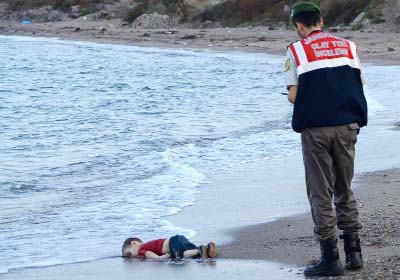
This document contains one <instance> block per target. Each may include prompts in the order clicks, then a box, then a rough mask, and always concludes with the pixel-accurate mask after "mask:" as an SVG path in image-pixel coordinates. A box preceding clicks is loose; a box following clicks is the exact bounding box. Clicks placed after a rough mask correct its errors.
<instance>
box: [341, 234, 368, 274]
mask: <svg viewBox="0 0 400 280" xmlns="http://www.w3.org/2000/svg"><path fill="white" fill-rule="evenodd" d="M340 239H343V241H344V252H345V253H346V268H347V269H359V268H361V267H362V266H363V260H362V255H361V245H360V238H358V233H347V234H343V235H341V236H340Z"/></svg>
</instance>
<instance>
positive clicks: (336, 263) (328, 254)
mask: <svg viewBox="0 0 400 280" xmlns="http://www.w3.org/2000/svg"><path fill="white" fill-rule="evenodd" d="M320 246H321V255H322V256H321V259H320V261H319V262H318V263H317V264H315V265H313V266H309V267H307V268H306V269H305V270H304V275H305V276H340V275H343V274H344V269H343V267H342V263H341V262H340V259H339V250H338V248H337V239H334V240H323V241H320Z"/></svg>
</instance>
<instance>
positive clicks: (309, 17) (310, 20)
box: [292, 11, 321, 28]
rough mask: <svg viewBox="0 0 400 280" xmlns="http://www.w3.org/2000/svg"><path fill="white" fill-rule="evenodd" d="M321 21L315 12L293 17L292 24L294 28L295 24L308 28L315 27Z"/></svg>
mask: <svg viewBox="0 0 400 280" xmlns="http://www.w3.org/2000/svg"><path fill="white" fill-rule="evenodd" d="M320 21H321V14H320V13H318V12H317V11H307V12H301V13H298V14H296V15H294V16H293V18H292V22H293V24H294V26H296V22H300V23H302V24H304V25H305V26H306V27H308V28H310V27H313V26H316V25H317V24H318V23H319V22H320Z"/></svg>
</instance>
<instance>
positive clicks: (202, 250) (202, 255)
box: [199, 245, 208, 260]
mask: <svg viewBox="0 0 400 280" xmlns="http://www.w3.org/2000/svg"><path fill="white" fill-rule="evenodd" d="M199 255H200V258H202V259H203V260H205V259H208V248H207V247H206V246H204V245H201V246H200V247H199Z"/></svg>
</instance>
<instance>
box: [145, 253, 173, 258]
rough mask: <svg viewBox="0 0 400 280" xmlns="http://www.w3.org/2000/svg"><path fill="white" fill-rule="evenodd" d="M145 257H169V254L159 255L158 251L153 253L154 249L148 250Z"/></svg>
mask: <svg viewBox="0 0 400 280" xmlns="http://www.w3.org/2000/svg"><path fill="white" fill-rule="evenodd" d="M145 257H146V258H148V259H168V258H169V254H165V255H162V256H159V255H157V254H156V253H153V252H152V251H146V253H145Z"/></svg>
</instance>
